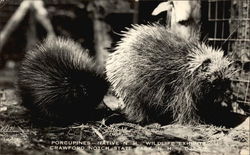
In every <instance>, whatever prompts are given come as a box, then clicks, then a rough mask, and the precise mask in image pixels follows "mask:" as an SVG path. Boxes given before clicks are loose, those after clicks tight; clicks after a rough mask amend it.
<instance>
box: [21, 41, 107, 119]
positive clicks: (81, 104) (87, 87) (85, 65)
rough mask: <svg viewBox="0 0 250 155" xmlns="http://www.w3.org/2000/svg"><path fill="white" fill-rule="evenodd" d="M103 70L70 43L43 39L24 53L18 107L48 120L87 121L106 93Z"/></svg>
mask: <svg viewBox="0 0 250 155" xmlns="http://www.w3.org/2000/svg"><path fill="white" fill-rule="evenodd" d="M108 85H109V84H108V82H107V81H106V79H105V75H104V67H101V66H100V65H98V63H96V62H95V61H94V59H93V58H91V57H90V56H89V54H88V50H86V49H83V48H82V47H81V46H80V44H78V43H76V42H74V41H73V40H71V39H66V38H62V37H58V38H55V39H47V40H45V41H44V42H43V43H42V44H39V45H37V47H36V48H34V49H32V50H30V51H28V52H27V53H26V57H25V58H24V60H23V62H22V63H21V66H20V68H19V71H18V80H17V87H18V92H19V95H20V98H21V100H22V104H23V105H24V106H26V107H27V108H29V109H31V112H33V113H35V114H37V115H38V116H41V117H42V118H44V117H45V118H48V119H49V120H50V119H51V120H53V121H54V120H61V121H62V120H63V121H66V122H67V121H76V120H91V119H92V118H94V117H95V116H98V114H97V111H96V110H95V108H96V107H97V106H98V105H99V104H100V103H101V102H102V99H103V97H104V95H105V94H106V92H107V90H108Z"/></svg>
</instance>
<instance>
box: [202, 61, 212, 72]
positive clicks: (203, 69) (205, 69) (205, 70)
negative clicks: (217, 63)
mask: <svg viewBox="0 0 250 155" xmlns="http://www.w3.org/2000/svg"><path fill="white" fill-rule="evenodd" d="M210 63H211V59H206V60H204V61H203V63H202V64H201V66H200V71H201V72H207V71H208V68H209V64H210Z"/></svg>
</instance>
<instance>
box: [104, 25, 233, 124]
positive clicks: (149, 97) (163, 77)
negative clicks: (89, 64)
mask: <svg viewBox="0 0 250 155" xmlns="http://www.w3.org/2000/svg"><path fill="white" fill-rule="evenodd" d="M122 35H123V36H122V39H121V41H120V42H119V43H118V44H117V46H116V47H115V52H114V53H112V54H110V56H109V57H108V59H107V64H106V74H107V79H108V80H109V81H110V83H111V86H112V87H113V89H114V91H115V93H116V94H117V96H118V97H120V98H121V99H122V100H123V102H124V105H125V108H124V109H123V112H124V114H125V116H126V117H127V119H128V120H130V121H132V122H137V123H142V124H145V123H149V122H159V123H162V124H167V123H174V122H176V123H181V124H198V123H209V124H210V123H212V124H215V125H224V124H226V123H228V122H230V118H226V116H229V115H230V113H229V111H228V109H227V108H224V107H223V106H221V103H222V102H223V100H224V99H225V98H226V96H227V94H228V93H230V80H229V77H230V75H231V73H230V70H231V69H229V68H230V67H229V66H230V64H231V61H230V60H229V59H228V58H227V57H226V56H224V53H223V51H222V50H220V49H213V48H212V47H210V46H207V45H206V44H205V43H202V42H199V41H198V40H197V39H192V37H191V38H190V39H184V38H182V37H180V36H179V35H178V34H176V33H174V32H172V31H171V30H169V29H167V28H166V27H164V26H161V25H159V24H149V25H134V26H133V27H132V28H130V29H128V30H127V31H125V32H123V34H122ZM223 115H224V118H222V117H223ZM227 119H228V120H227Z"/></svg>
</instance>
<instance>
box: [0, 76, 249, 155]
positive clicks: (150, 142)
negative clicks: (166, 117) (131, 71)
mask: <svg viewBox="0 0 250 155" xmlns="http://www.w3.org/2000/svg"><path fill="white" fill-rule="evenodd" d="M1 73H2V72H1ZM13 74H14V73H13ZM2 75H3V74H2ZM8 75H12V73H9V74H6V76H8ZM3 77H4V76H1V78H2V81H4V80H5V82H2V83H1V84H2V85H3V86H4V87H5V89H0V90H2V92H4V96H3V95H2V96H1V100H0V155H14V154H15V155H26V154H27V155H52V154H53V155H57V154H58V155H59V154H60V155H65V154H72V155H85V154H86V155H88V154H95V155H100V154H106V155H116V154H118V155H119V154H123V155H133V154H137V155H145V154H152V155H157V154H159V155H165V154H169V155H174V154H176V155H183V154H184V155H186V154H192V155H193V154H194V155H196V154H197V155H217V154H218V155H249V118H248V119H247V120H246V121H245V122H244V123H242V124H241V125H240V126H238V127H236V128H231V129H227V128H224V127H215V126H208V125H199V126H182V125H178V124H174V125H167V126H161V125H160V124H150V125H147V126H140V125H137V124H131V123H126V122H120V123H114V124H107V123H106V118H104V119H103V120H100V121H96V122H88V123H75V124H70V125H67V126H54V125H44V124H41V123H40V122H39V121H38V120H34V119H33V118H32V117H31V116H30V113H29V112H28V111H27V110H26V109H25V108H24V107H22V106H20V105H19V102H18V99H17V97H16V94H15V89H14V88H13V87H12V86H13V85H11V84H8V81H13V80H14V79H10V78H3ZM0 81H1V80H0ZM4 83H5V84H4Z"/></svg>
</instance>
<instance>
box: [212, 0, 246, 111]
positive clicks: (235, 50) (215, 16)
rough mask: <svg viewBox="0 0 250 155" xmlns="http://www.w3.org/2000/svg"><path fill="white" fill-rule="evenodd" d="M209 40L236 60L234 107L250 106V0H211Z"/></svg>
mask: <svg viewBox="0 0 250 155" xmlns="http://www.w3.org/2000/svg"><path fill="white" fill-rule="evenodd" d="M207 3H208V4H207V5H208V12H207V13H208V22H209V24H210V26H211V27H209V29H211V31H210V33H209V36H208V41H209V43H210V44H212V45H213V46H214V47H219V48H222V49H223V50H224V51H225V53H226V54H227V55H229V56H230V57H232V58H233V59H234V60H235V61H234V62H235V64H234V65H235V67H236V68H237V69H238V71H237V72H235V74H234V75H233V78H232V85H233V93H234V96H236V99H235V100H236V103H238V104H236V103H235V104H234V106H233V107H234V111H235V112H237V113H241V109H246V110H247V111H249V107H250V0H209V1H207Z"/></svg>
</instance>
